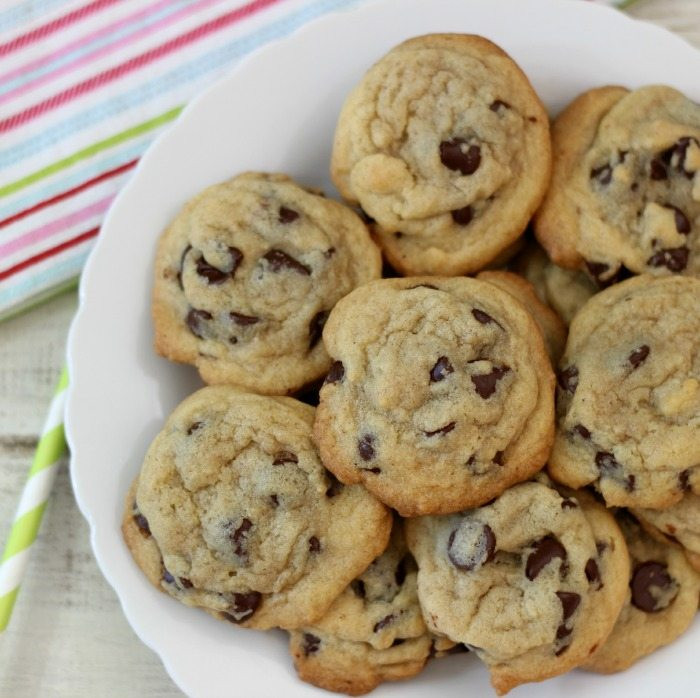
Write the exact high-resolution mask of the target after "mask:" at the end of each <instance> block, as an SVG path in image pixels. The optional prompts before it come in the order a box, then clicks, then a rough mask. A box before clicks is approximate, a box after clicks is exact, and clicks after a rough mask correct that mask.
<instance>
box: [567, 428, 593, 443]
mask: <svg viewBox="0 0 700 698" xmlns="http://www.w3.org/2000/svg"><path fill="white" fill-rule="evenodd" d="M571 431H572V433H574V434H578V435H579V436H580V437H581V438H582V439H584V440H585V441H590V440H591V432H590V431H588V429H586V427H584V426H583V424H576V425H574V427H573V428H572V429H571Z"/></svg>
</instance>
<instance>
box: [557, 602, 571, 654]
mask: <svg viewBox="0 0 700 698" xmlns="http://www.w3.org/2000/svg"><path fill="white" fill-rule="evenodd" d="M557 596H559V592H557ZM572 632H573V628H568V627H567V626H566V623H562V624H561V625H560V626H559V627H558V628H557V636H556V637H557V640H563V639H564V638H565V637H569V635H571V633H572ZM566 647H568V645H567V646H566ZM566 647H563V648H561V649H566ZM557 656H558V655H557Z"/></svg>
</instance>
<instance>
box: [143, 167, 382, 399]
mask: <svg viewBox="0 0 700 698" xmlns="http://www.w3.org/2000/svg"><path fill="white" fill-rule="evenodd" d="M380 275H381V257H380V254H379V250H378V249H377V247H376V246H375V244H374V243H373V242H372V241H371V239H370V237H369V233H368V231H367V228H366V226H365V225H364V223H363V222H362V221H361V219H360V218H359V217H358V216H357V215H356V214H355V213H354V212H353V211H351V210H350V209H349V208H347V207H345V206H343V205H342V204H339V203H338V202H337V201H331V200H328V199H325V198H323V197H322V196H319V195H318V194H315V193H313V192H310V191H307V190H305V189H302V188H301V187H300V186H299V185H297V184H295V183H294V182H293V181H292V180H291V179H289V178H288V177H286V176H285V175H277V174H262V173H250V172H249V173H245V174H241V175H238V176H237V177H234V178H233V179H230V180H228V181H227V182H223V183H221V184H216V185H214V186H212V187H209V188H208V189H205V190H204V191H203V192H201V193H200V194H198V195H197V196H195V197H194V198H193V199H191V200H190V201H189V202H188V203H187V204H186V205H185V207H184V208H183V210H182V211H181V212H180V213H179V214H178V215H177V216H176V218H175V219H174V220H173V222H172V223H171V224H170V226H169V227H168V229H167V230H166V231H165V233H164V234H163V236H162V237H161V239H160V241H159V244H158V252H157V256H156V270H155V285H154V291H153V306H152V313H153V320H154V324H155V344H156V350H157V351H158V352H159V353H160V354H162V355H163V356H165V357H166V358H169V359H173V360H175V361H182V362H186V363H192V364H194V365H196V366H197V368H198V369H199V372H200V374H201V376H202V378H203V379H204V381H205V382H206V383H231V384H235V385H240V386H242V387H245V388H246V389H248V390H253V391H255V392H258V393H267V394H276V395H284V394H287V393H292V392H294V391H296V390H298V389H300V388H302V387H303V386H304V385H305V384H308V383H311V382H313V381H314V380H317V379H318V378H320V377H321V376H322V375H323V374H324V373H325V372H326V371H327V370H328V366H329V363H330V361H329V358H328V355H327V354H326V351H325V349H324V347H323V343H322V342H321V341H320V340H321V332H322V330H323V325H324V323H325V321H326V318H327V317H328V313H329V312H330V310H331V308H332V307H333V305H335V303H336V302H337V301H338V300H339V299H340V298H342V297H343V296H344V295H345V294H346V293H349V292H350V291H351V290H352V289H353V288H355V287H356V286H359V285H360V284H363V283H365V282H367V281H370V280H371V279H376V278H379V276H380Z"/></svg>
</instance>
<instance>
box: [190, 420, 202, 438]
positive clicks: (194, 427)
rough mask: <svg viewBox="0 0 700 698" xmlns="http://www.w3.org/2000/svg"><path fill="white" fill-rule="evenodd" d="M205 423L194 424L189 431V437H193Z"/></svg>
mask: <svg viewBox="0 0 700 698" xmlns="http://www.w3.org/2000/svg"><path fill="white" fill-rule="evenodd" d="M202 424H203V422H193V423H192V424H190V426H189V428H188V429H187V436H192V434H193V433H194V432H195V431H197V429H199V428H200V427H201V426H202Z"/></svg>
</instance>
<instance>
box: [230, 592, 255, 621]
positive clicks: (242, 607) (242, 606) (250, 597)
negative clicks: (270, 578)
mask: <svg viewBox="0 0 700 698" xmlns="http://www.w3.org/2000/svg"><path fill="white" fill-rule="evenodd" d="M261 601H262V594H261V593H260V592H257V591H250V592H248V593H247V594H234V595H233V606H232V607H231V608H230V609H229V610H230V611H232V613H224V614H223V616H224V618H226V620H230V621H231V622H232V623H241V622H242V621H244V620H247V619H248V618H250V617H251V616H252V615H253V613H255V611H256V610H257V609H258V606H259V605H260V602H261Z"/></svg>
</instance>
